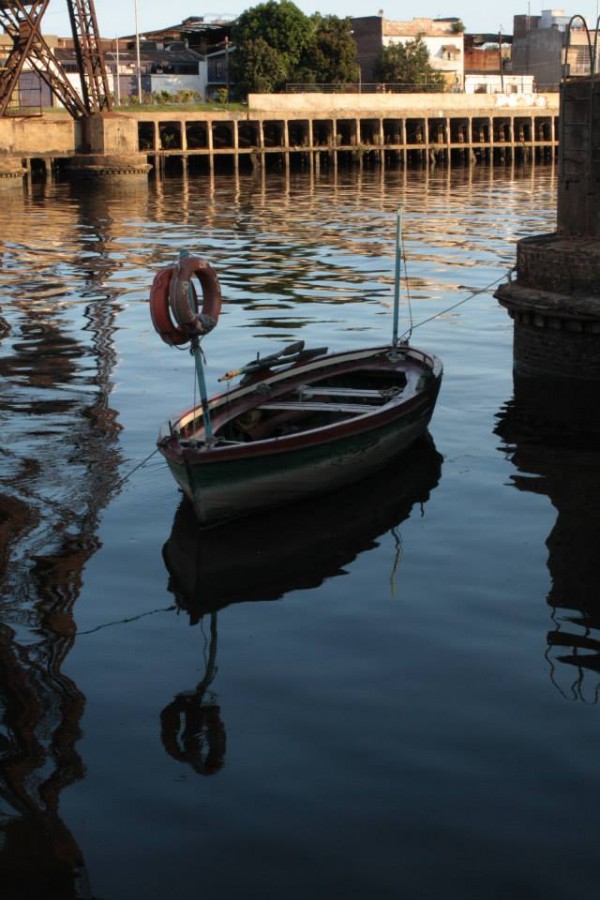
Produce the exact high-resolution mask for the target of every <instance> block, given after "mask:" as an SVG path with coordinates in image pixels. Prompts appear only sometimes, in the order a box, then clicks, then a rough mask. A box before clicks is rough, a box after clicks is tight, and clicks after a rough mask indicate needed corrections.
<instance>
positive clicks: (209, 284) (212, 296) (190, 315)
mask: <svg viewBox="0 0 600 900" xmlns="http://www.w3.org/2000/svg"><path fill="white" fill-rule="evenodd" d="M194 275H196V276H197V278H198V281H199V282H200V287H201V288H202V311H201V312H199V311H198V309H199V307H198V296H197V294H196V289H195V287H194V284H193V282H192V277H193V276H194ZM221 302H222V300H221V286H220V284H219V279H218V278H217V273H216V272H215V270H214V269H213V267H212V266H211V265H209V264H208V263H207V262H204V260H201V259H198V258H197V257H195V256H185V257H183V259H181V260H180V261H179V263H178V264H177V265H175V266H169V268H167V269H161V271H160V272H158V273H157V274H156V276H155V278H154V281H153V282H152V287H151V289H150V315H151V317H152V324H153V325H154V328H155V330H156V331H157V332H158V334H159V335H160V336H161V338H162V339H163V341H165V343H167V344H172V345H179V344H185V343H186V342H187V341H189V340H191V338H192V337H194V335H204V334H208V332H209V331H212V329H213V328H214V327H215V325H216V324H217V322H218V320H219V313H220V311H221Z"/></svg>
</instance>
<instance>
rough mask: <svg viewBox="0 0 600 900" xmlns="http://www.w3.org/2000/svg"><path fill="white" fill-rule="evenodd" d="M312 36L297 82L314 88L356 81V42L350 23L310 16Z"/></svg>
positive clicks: (348, 20) (332, 17)
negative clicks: (317, 85)
mask: <svg viewBox="0 0 600 900" xmlns="http://www.w3.org/2000/svg"><path fill="white" fill-rule="evenodd" d="M310 21H311V24H312V28H313V31H312V36H311V39H310V41H309V43H308V44H307V46H306V47H305V50H304V53H303V54H302V58H301V60H300V63H299V65H298V66H297V68H296V71H295V73H294V74H295V79H296V81H300V82H308V83H312V84H315V83H316V84H334V83H342V84H345V83H347V82H349V81H356V74H357V71H358V69H357V62H356V41H355V40H354V38H353V37H352V26H351V23H350V19H340V18H339V17H338V16H321V15H320V14H319V13H315V14H314V15H313V16H311V20H310Z"/></svg>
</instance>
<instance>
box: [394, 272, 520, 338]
mask: <svg viewBox="0 0 600 900" xmlns="http://www.w3.org/2000/svg"><path fill="white" fill-rule="evenodd" d="M514 271H515V269H514V266H512V267H511V268H510V269H508V272H507V273H506V274H503V275H500V277H499V278H496V279H495V280H494V281H491V282H490V283H489V284H488V285H486V286H485V287H482V288H478V289H477V290H475V291H471V293H470V294H469V295H468V296H467V297H463V299H462V300H458V301H457V302H456V303H453V304H452V306H448V307H447V308H446V309H442V310H440V312H437V313H435V314H434V315H433V316H429V317H428V318H427V319H423V321H422V322H417V324H416V325H413V324H412V322H411V325H410V328H407V329H406V331H405V332H404V334H402V335H400V340H402V339H403V338H406V337H410V335H411V333H412V332H413V331H414V329H415V328H420V327H421V325H427V323H428V322H433V321H434V319H439V318H440V316H445V315H447V314H448V313H449V312H452V310H453V309H457V307H459V306H462V305H463V303H467V301H469V300H472V299H473V297H477V296H478V295H479V294H485V293H487V291H489V290H490V288H493V287H494V286H495V285H496V284H499V283H500V282H501V281H504V280H505V279H506V277H507V275H508V277H509V278H510V275H511V273H512V272H514Z"/></svg>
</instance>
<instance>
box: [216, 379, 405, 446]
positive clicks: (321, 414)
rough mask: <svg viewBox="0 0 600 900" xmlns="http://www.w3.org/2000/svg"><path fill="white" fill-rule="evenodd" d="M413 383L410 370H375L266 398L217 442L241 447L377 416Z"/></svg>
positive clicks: (219, 433) (226, 427) (227, 425)
mask: <svg viewBox="0 0 600 900" xmlns="http://www.w3.org/2000/svg"><path fill="white" fill-rule="evenodd" d="M407 383H408V382H407V378H406V374H405V372H404V371H396V372H390V371H389V370H387V371H377V370H372V371H362V372H354V373H350V374H349V373H344V374H339V375H337V376H331V377H329V378H322V379H319V380H318V381H317V382H313V383H304V384H300V385H296V386H295V387H294V389H293V390H289V391H286V392H285V393H283V394H278V395H276V396H274V397H272V398H271V397H269V395H268V394H265V396H264V399H262V400H261V402H260V403H259V404H258V405H253V406H252V407H251V408H250V409H246V410H245V411H244V412H242V413H240V414H239V415H237V416H233V417H231V418H228V420H227V421H226V422H224V423H223V424H222V425H221V426H220V427H219V426H218V427H217V428H216V430H215V437H217V438H220V439H221V440H225V441H227V442H230V441H234V442H236V443H237V442H246V441H259V440H267V439H269V438H274V437H282V436H284V435H288V434H294V433H297V432H299V431H306V430H309V429H314V428H324V427H326V426H327V425H332V424H336V423H339V422H342V421H344V420H346V419H351V418H354V417H356V416H362V415H365V414H366V413H373V412H376V411H377V410H379V409H381V407H383V406H385V404H387V403H389V402H390V400H393V399H395V398H397V397H398V396H400V395H401V394H402V393H403V392H404V390H405V388H406V386H407Z"/></svg>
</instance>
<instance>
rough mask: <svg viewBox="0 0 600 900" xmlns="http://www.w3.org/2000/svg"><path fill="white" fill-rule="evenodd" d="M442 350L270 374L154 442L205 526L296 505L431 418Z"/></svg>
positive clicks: (380, 456) (321, 361) (343, 357)
mask: <svg viewBox="0 0 600 900" xmlns="http://www.w3.org/2000/svg"><path fill="white" fill-rule="evenodd" d="M441 377H442V365H441V362H440V361H439V359H437V358H436V357H433V356H428V355H427V354H425V353H422V352H421V351H419V350H416V349H414V348H411V347H408V346H399V347H392V346H383V347H375V348H370V349H364V350H355V351H350V352H346V353H332V354H324V355H322V356H317V357H316V358H314V357H313V358H311V359H310V360H309V361H308V362H302V361H300V362H296V363H294V364H292V365H291V366H290V367H289V368H287V369H285V370H284V371H278V372H273V371H270V370H267V373H266V374H264V375H263V376H262V377H260V378H256V379H251V380H250V381H249V382H243V383H242V384H241V385H240V386H239V387H236V388H234V389H233V390H230V391H227V392H226V393H223V394H221V395H219V396H217V397H214V398H212V399H211V400H210V402H209V404H208V411H209V414H210V420H211V425H212V437H211V438H210V439H208V438H207V433H206V417H205V411H204V410H203V409H202V407H201V406H198V407H195V408H192V409H190V410H188V411H187V412H185V413H184V414H183V415H181V416H179V417H178V418H176V419H175V420H174V421H170V422H168V423H167V426H166V428H163V430H162V433H161V435H160V437H159V441H158V447H159V450H160V452H161V453H162V454H163V456H164V458H165V459H166V461H167V463H168V465H169V468H170V470H171V472H172V474H173V476H174V477H175V480H176V481H177V483H178V485H179V486H180V488H181V489H182V491H183V492H184V494H186V496H187V497H189V499H190V500H191V501H192V503H193V505H194V509H195V511H196V516H197V518H198V520H199V522H200V523H201V524H202V525H213V524H216V523H218V522H221V521H224V520H226V519H232V518H237V517H239V516H242V515H248V514H250V513H254V512H257V511H258V510H260V509H264V508H267V507H272V506H281V505H284V504H294V503H296V502H298V501H300V500H303V499H304V498H306V497H307V496H310V495H314V494H319V493H323V492H326V491H331V490H335V489H337V488H340V487H342V486H344V485H346V484H350V483H352V482H355V481H358V480H359V479H362V478H365V477H367V476H368V475H371V474H373V473H374V472H376V471H378V470H379V469H381V468H383V467H384V466H386V465H388V464H389V463H390V462H391V461H392V460H393V459H394V458H396V457H397V456H398V455H399V454H400V453H401V452H402V451H403V450H406V449H407V448H408V447H409V446H410V445H411V444H412V443H413V442H414V441H416V439H417V438H418V437H420V436H421V435H423V434H424V433H425V432H426V430H427V427H428V425H429V421H430V419H431V416H432V413H433V410H434V407H435V401H436V398H437V394H438V390H439V387H440V381H441Z"/></svg>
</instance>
